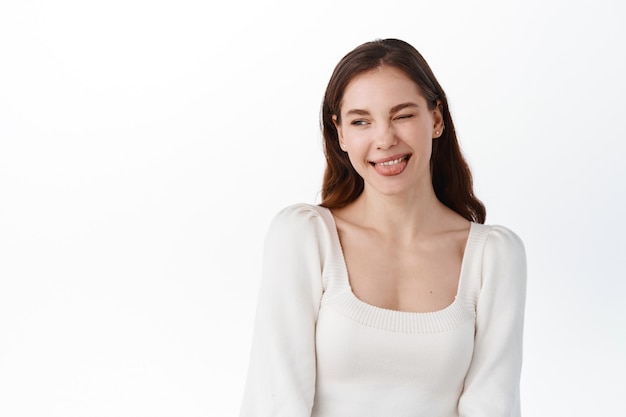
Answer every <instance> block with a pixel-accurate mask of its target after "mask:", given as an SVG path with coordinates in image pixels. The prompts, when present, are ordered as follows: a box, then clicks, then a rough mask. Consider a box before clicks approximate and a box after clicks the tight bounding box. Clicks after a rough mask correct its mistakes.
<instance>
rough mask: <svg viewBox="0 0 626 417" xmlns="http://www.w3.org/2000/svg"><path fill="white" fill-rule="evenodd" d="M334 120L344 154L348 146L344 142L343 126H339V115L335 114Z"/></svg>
mask: <svg viewBox="0 0 626 417" xmlns="http://www.w3.org/2000/svg"><path fill="white" fill-rule="evenodd" d="M332 119H333V123H334V125H335V129H337V137H338V138H339V147H340V148H341V149H342V150H343V151H344V152H347V150H346V144H345V143H344V142H343V130H342V129H341V124H339V122H337V115H336V114H333V116H332Z"/></svg>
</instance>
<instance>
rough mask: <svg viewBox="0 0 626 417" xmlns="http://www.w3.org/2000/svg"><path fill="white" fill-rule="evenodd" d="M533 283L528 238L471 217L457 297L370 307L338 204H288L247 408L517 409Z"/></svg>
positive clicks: (267, 281) (420, 413) (265, 413)
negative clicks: (354, 286) (336, 212)
mask: <svg viewBox="0 0 626 417" xmlns="http://www.w3.org/2000/svg"><path fill="white" fill-rule="evenodd" d="M525 294H526V259H525V254H524V246H523V244H522V242H521V240H520V239H519V238H518V237H517V235H515V234H514V233H513V232H511V231H510V230H508V229H506V228H504V227H501V226H486V225H482V224H477V223H472V225H471V228H470V233H469V237H468V240H467V244H466V247H465V253H464V256H463V262H462V266H461V274H460V279H459V285H458V291H457V295H456V297H455V300H454V301H453V302H452V304H450V305H449V306H448V307H446V308H444V309H442V310H439V311H435V312H428V313H412V312H401V311H393V310H387V309H383V308H379V307H375V306H372V305H370V304H367V303H365V302H363V301H361V300H359V299H358V298H357V297H356V296H355V295H354V293H353V292H352V290H351V288H350V283H349V281H348V273H347V269H346V264H345V261H344V258H343V253H342V250H341V245H340V241H339V236H338V234H337V229H336V226H335V222H334V219H333V217H332V214H331V213H330V211H329V210H328V209H326V208H323V207H319V206H311V205H305V204H299V205H294V206H290V207H288V208H286V209H284V210H283V211H281V212H280V213H279V214H278V215H277V216H276V218H275V219H274V221H273V223H272V225H271V227H270V230H269V233H268V235H267V238H266V242H265V253H264V267H263V280H262V284H261V291H260V296H259V302H258V307H257V316H256V324H255V333H254V338H253V342H252V354H251V359H250V368H249V371H248V380H247V384H246V390H245V394H244V398H243V404H242V408H241V417H252V416H254V417H283V416H284V417H305V416H306V417H382V416H384V417H409V416H410V417H505V416H506V417H518V416H520V401H519V380H520V371H521V363H522V330H523V316H524V301H525Z"/></svg>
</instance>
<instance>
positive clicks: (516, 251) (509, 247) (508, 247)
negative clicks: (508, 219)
mask: <svg viewBox="0 0 626 417" xmlns="http://www.w3.org/2000/svg"><path fill="white" fill-rule="evenodd" d="M484 227H486V228H488V229H487V239H486V242H485V252H486V253H490V252H493V253H495V254H497V255H498V256H504V257H507V258H508V257H521V258H525V256H526V251H525V248H524V242H523V241H522V239H521V238H520V237H519V236H518V235H517V234H516V233H515V232H514V231H512V230H511V229H509V228H507V227H505V226H501V225H487V226H484Z"/></svg>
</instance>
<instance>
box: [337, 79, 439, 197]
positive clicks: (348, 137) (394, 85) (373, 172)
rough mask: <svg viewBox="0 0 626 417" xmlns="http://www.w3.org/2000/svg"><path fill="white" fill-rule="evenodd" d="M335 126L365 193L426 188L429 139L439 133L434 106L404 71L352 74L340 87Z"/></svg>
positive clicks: (437, 111) (400, 191)
mask: <svg viewBox="0 0 626 417" xmlns="http://www.w3.org/2000/svg"><path fill="white" fill-rule="evenodd" d="M340 111H341V117H340V118H339V120H340V121H339V122H338V121H337V117H335V116H333V120H334V121H335V125H336V126H337V131H338V133H339V141H340V144H341V146H342V149H343V150H344V151H346V152H347V153H348V156H349V158H350V162H351V163H352V166H353V167H354V169H355V170H356V171H357V172H358V173H359V175H361V177H363V180H364V182H365V188H366V190H367V189H368V188H370V189H372V188H373V189H375V190H377V191H378V192H380V193H381V194H384V195H395V194H399V193H403V192H409V191H415V190H416V188H415V186H416V185H422V186H429V187H431V186H432V185H431V178H430V156H431V151H432V140H433V138H435V137H438V136H440V135H441V133H442V128H443V122H442V117H441V112H440V111H439V107H438V106H437V107H436V108H435V109H433V110H431V109H429V108H428V104H427V102H426V99H425V98H424V97H423V96H422V94H421V92H420V90H419V87H418V86H417V84H415V82H413V81H412V80H411V79H410V78H408V77H407V76H406V75H405V74H404V72H402V71H400V70H398V69H396V68H393V67H380V68H377V69H375V70H373V71H369V72H366V73H363V74H360V75H358V76H356V77H355V78H354V79H352V80H351V81H350V83H349V84H348V86H347V87H346V89H345V92H344V95H343V99H342V102H341V110H340Z"/></svg>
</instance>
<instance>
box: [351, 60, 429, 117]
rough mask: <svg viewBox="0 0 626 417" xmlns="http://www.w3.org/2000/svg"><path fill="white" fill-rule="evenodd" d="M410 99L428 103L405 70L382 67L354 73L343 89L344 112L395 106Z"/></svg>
mask: <svg viewBox="0 0 626 417" xmlns="http://www.w3.org/2000/svg"><path fill="white" fill-rule="evenodd" d="M407 101H420V102H425V101H426V99H425V98H424V96H423V95H422V93H421V91H420V89H419V87H418V85H417V84H416V83H415V82H414V81H413V80H411V79H410V78H409V77H408V76H407V75H406V74H405V73H404V72H403V71H401V70H399V69H397V68H394V67H379V68H376V69H374V70H372V71H368V72H364V73H362V74H359V75H357V76H355V77H354V78H353V79H352V80H350V82H349V83H348V85H347V86H346V89H345V91H344V94H343V97H342V100H341V111H342V112H343V111H344V110H346V109H347V107H350V108H362V109H369V108H373V107H385V106H388V107H393V106H395V105H397V104H398V103H403V102H407Z"/></svg>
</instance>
